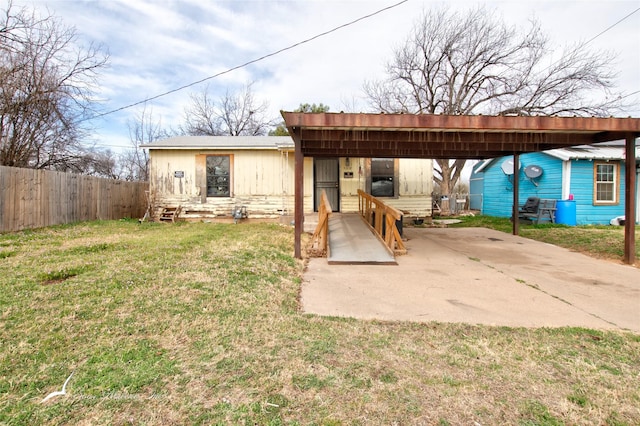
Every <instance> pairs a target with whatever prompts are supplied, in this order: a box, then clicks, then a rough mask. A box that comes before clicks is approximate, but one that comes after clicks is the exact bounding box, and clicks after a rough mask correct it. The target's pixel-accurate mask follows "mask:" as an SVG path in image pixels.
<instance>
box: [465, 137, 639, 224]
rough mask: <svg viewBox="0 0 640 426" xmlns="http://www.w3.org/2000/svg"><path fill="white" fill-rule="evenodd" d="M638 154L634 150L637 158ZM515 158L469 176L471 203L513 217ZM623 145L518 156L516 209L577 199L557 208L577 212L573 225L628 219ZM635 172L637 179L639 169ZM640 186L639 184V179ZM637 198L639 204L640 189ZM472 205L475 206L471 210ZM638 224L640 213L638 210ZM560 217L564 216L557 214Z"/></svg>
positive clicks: (483, 164) (486, 211) (475, 170)
mask: <svg viewBox="0 0 640 426" xmlns="http://www.w3.org/2000/svg"><path fill="white" fill-rule="evenodd" d="M639 152H640V151H639V150H638V148H636V159H638V157H639V156H640V155H639ZM515 172H516V171H514V168H513V157H512V156H510V157H500V158H494V159H489V160H484V161H481V162H479V163H477V164H476V165H475V166H474V168H473V173H472V175H471V185H470V189H471V191H470V192H471V195H470V198H471V201H472V204H473V205H475V207H476V208H478V207H479V209H480V210H481V212H482V214H486V215H489V216H498V217H511V212H512V204H513V174H514V173H515ZM626 172H627V171H626V170H625V163H624V143H622V144H620V143H615V142H614V143H608V144H598V145H589V146H577V147H571V148H562V149H552V150H548V151H543V152H536V153H528V154H522V155H520V168H519V170H517V173H518V177H519V189H520V190H519V194H518V200H519V201H518V204H519V205H522V204H524V202H525V201H526V199H527V197H530V196H535V197H539V198H551V199H556V200H569V199H571V198H572V199H573V200H574V201H575V205H574V204H568V203H564V202H561V203H559V208H560V207H562V206H566V205H570V206H571V208H572V209H573V208H574V207H575V223H576V224H578V225H586V224H609V223H611V220H612V219H615V218H617V217H620V216H624V214H625V206H624V202H625V200H624V191H625V188H624V185H625V173H626ZM632 173H636V174H639V173H640V169H636V170H633V171H632ZM636 182H638V179H636ZM636 186H637V187H636V189H635V191H636V199H640V194H639V192H640V191H639V190H638V186H639V185H636ZM473 205H472V207H473ZM636 212H637V213H636V215H637V217H636V218H635V220H636V222H638V221H640V212H638V209H637V208H636ZM558 213H560V211H559V212H558Z"/></svg>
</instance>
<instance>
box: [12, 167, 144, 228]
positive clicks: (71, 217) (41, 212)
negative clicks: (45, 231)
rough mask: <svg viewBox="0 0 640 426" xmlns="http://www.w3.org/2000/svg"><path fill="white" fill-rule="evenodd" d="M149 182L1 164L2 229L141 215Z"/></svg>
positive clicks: (39, 226) (142, 214) (38, 226)
mask: <svg viewBox="0 0 640 426" xmlns="http://www.w3.org/2000/svg"><path fill="white" fill-rule="evenodd" d="M148 190H149V183H148V182H127V181H120V180H114V179H103V178H97V177H93V176H85V175H78V174H71V173H62V172H53V171H49V170H33V169H19V168H14V167H6V166H0V232H11V231H19V230H21V229H29V228H41V227H44V226H51V225H60V224H65V223H71V222H80V221H87V220H98V219H105V220H108V219H122V218H126V217H142V216H144V213H145V211H146V208H147V196H146V191H148Z"/></svg>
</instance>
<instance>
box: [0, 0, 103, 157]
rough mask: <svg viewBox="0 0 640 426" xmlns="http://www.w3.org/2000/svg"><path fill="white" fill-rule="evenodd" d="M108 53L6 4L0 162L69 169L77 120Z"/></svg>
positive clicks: (0, 64)
mask: <svg viewBox="0 0 640 426" xmlns="http://www.w3.org/2000/svg"><path fill="white" fill-rule="evenodd" d="M106 63H107V55H106V54H103V53H102V52H101V51H100V49H98V48H96V47H94V46H90V47H89V48H88V49H82V48H80V47H78V46H77V35H76V32H75V29H74V28H72V27H66V26H65V25H64V24H63V23H62V22H61V21H60V20H58V19H57V18H55V17H54V16H52V15H46V16H44V17H40V16H38V15H37V14H36V13H35V12H34V11H31V12H30V11H29V10H28V9H27V8H26V7H25V8H21V9H18V10H15V9H14V8H13V5H12V3H11V2H9V3H8V6H7V8H6V10H3V11H2V14H1V15H0V164H3V165H10V166H17V167H31V168H53V169H73V168H74V164H73V163H74V162H76V161H79V160H80V159H81V158H82V157H83V154H84V153H83V149H82V147H81V146H80V143H79V136H80V135H81V132H82V130H83V129H82V126H81V122H82V119H83V118H84V117H85V115H86V113H87V112H89V108H90V106H91V104H92V95H93V92H92V89H93V88H94V84H95V82H96V77H97V72H98V70H99V69H100V68H102V67H104V66H105V65H106Z"/></svg>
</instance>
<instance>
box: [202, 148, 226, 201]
mask: <svg viewBox="0 0 640 426" xmlns="http://www.w3.org/2000/svg"><path fill="white" fill-rule="evenodd" d="M230 164H231V161H230V157H229V156H228V155H208V156H207V197H230V196H231V191H230V188H229V184H230V177H231V176H230V175H229V172H230V169H231V168H230Z"/></svg>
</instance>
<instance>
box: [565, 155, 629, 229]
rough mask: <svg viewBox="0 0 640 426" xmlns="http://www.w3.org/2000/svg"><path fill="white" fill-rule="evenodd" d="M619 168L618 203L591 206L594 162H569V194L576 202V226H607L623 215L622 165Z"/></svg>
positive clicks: (620, 163) (618, 162) (619, 164)
mask: <svg viewBox="0 0 640 426" xmlns="http://www.w3.org/2000/svg"><path fill="white" fill-rule="evenodd" d="M616 163H617V164H618V167H620V182H619V186H618V187H619V192H618V201H619V203H618V204H616V205H597V206H594V205H593V198H594V197H593V184H594V183H593V168H594V164H595V163H594V162H593V161H587V160H582V161H578V160H574V161H572V162H571V193H572V194H573V195H574V197H575V200H576V222H577V224H578V225H596V224H599V225H608V224H609V221H610V220H611V219H613V218H614V217H616V216H622V215H624V164H623V163H622V162H620V161H616Z"/></svg>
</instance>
